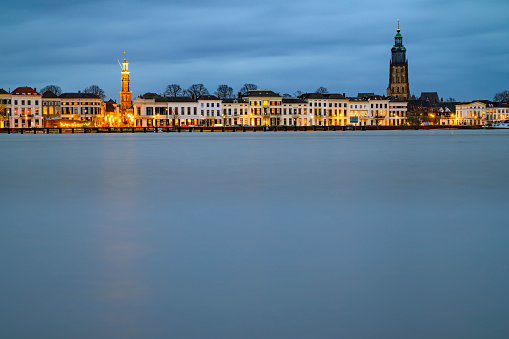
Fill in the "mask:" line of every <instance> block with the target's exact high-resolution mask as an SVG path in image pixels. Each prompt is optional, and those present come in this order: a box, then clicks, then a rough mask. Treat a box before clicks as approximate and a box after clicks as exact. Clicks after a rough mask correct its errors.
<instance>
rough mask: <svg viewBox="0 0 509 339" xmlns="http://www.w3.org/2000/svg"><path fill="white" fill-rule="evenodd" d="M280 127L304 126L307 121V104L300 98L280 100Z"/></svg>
mask: <svg viewBox="0 0 509 339" xmlns="http://www.w3.org/2000/svg"><path fill="white" fill-rule="evenodd" d="M282 104H283V108H282V114H281V116H282V125H286V126H292V125H293V126H304V123H307V119H308V102H307V101H306V100H304V99H302V98H283V99H282Z"/></svg>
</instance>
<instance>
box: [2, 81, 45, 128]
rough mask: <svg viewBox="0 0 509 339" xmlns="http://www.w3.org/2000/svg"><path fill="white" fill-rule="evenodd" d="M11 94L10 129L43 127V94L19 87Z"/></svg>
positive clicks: (32, 89)
mask: <svg viewBox="0 0 509 339" xmlns="http://www.w3.org/2000/svg"><path fill="white" fill-rule="evenodd" d="M10 94H11V99H10V101H11V105H9V106H10V107H9V110H10V118H9V127H21V128H32V127H43V118H42V96H41V94H39V93H38V92H37V91H36V89H35V88H31V87H18V88H16V89H15V90H14V91H12V92H11V93H10Z"/></svg>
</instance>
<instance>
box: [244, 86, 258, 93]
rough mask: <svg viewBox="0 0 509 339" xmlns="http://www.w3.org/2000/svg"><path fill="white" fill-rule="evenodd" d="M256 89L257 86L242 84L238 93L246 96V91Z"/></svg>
mask: <svg viewBox="0 0 509 339" xmlns="http://www.w3.org/2000/svg"><path fill="white" fill-rule="evenodd" d="M257 89H258V86H256V85H255V84H244V85H242V87H241V88H240V93H242V94H246V93H247V92H248V91H256V90H257Z"/></svg>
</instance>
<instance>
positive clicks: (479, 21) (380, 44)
mask: <svg viewBox="0 0 509 339" xmlns="http://www.w3.org/2000/svg"><path fill="white" fill-rule="evenodd" d="M507 13H509V1H507V0H485V1H471V0H461V1H459V0H458V1H456V0H451V1H449V0H409V1H401V0H398V1H394V0H387V1H374V0H357V1H338V0H334V1H333V0H315V1H301V0H292V1H290V0H258V1H239V0H207V1H205V0H172V1H163V0H145V1H134V0H125V1H117V0H104V1H98V0H88V1H76V0H67V1H61V0H47V1H44V2H41V1H38V0H24V1H10V2H6V1H3V2H2V3H1V4H0V28H1V32H2V34H1V35H0V42H1V44H2V46H3V47H4V48H3V49H2V53H0V69H1V70H2V71H1V72H0V88H4V89H5V90H9V89H10V90H14V89H15V88H16V87H19V86H30V87H35V88H39V89H40V88H42V87H44V86H46V85H50V84H55V85H58V86H60V87H61V88H62V90H63V92H77V91H78V90H83V89H84V88H86V87H88V86H90V85H98V86H100V87H101V88H103V89H104V90H105V92H106V96H107V98H113V99H116V100H117V101H119V91H120V66H119V65H118V62H117V59H120V61H122V59H123V57H124V52H126V53H127V60H128V61H129V69H130V71H131V90H132V91H133V98H135V97H137V96H138V95H140V94H143V93H146V92H155V93H163V92H164V90H165V87H166V86H167V85H169V84H174V83H175V84H179V85H181V86H182V87H183V88H187V87H189V86H190V85H192V84H195V83H203V84H204V85H205V86H206V87H207V89H208V90H209V92H211V93H213V92H215V90H216V89H217V86H218V85H220V84H227V85H229V86H231V87H232V88H233V90H234V92H237V91H239V89H240V87H241V86H242V85H243V84H244V83H254V84H256V85H258V87H259V88H260V89H270V90H273V91H276V92H278V93H280V94H283V93H289V94H293V93H295V92H296V91H297V90H300V91H302V92H314V91H315V90H316V89H317V88H318V87H320V86H324V87H326V88H327V89H328V90H329V92H331V93H346V94H347V95H348V96H355V95H356V94H357V93H358V92H373V93H376V94H385V93H386V89H387V85H388V79H389V61H390V50H391V47H392V46H393V45H394V35H395V34H396V28H397V19H400V23H401V33H402V35H403V43H404V45H405V47H406V48H407V58H408V63H409V81H410V92H411V93H412V94H415V95H417V96H419V95H420V93H421V92H435V91H437V92H438V94H439V96H440V97H443V98H444V100H447V99H448V98H451V97H452V98H454V99H456V100H458V101H469V100H475V99H493V95H494V94H495V93H496V92H500V91H502V90H509V62H508V61H509V21H508V20H507Z"/></svg>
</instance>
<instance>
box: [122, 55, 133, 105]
mask: <svg viewBox="0 0 509 339" xmlns="http://www.w3.org/2000/svg"><path fill="white" fill-rule="evenodd" d="M120 84H121V87H120V112H121V113H122V114H125V113H126V111H127V110H128V109H129V108H130V107H131V105H132V103H131V93H132V92H131V79H130V78H129V63H128V62H127V59H126V56H125V53H124V62H122V79H121V80H120Z"/></svg>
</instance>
